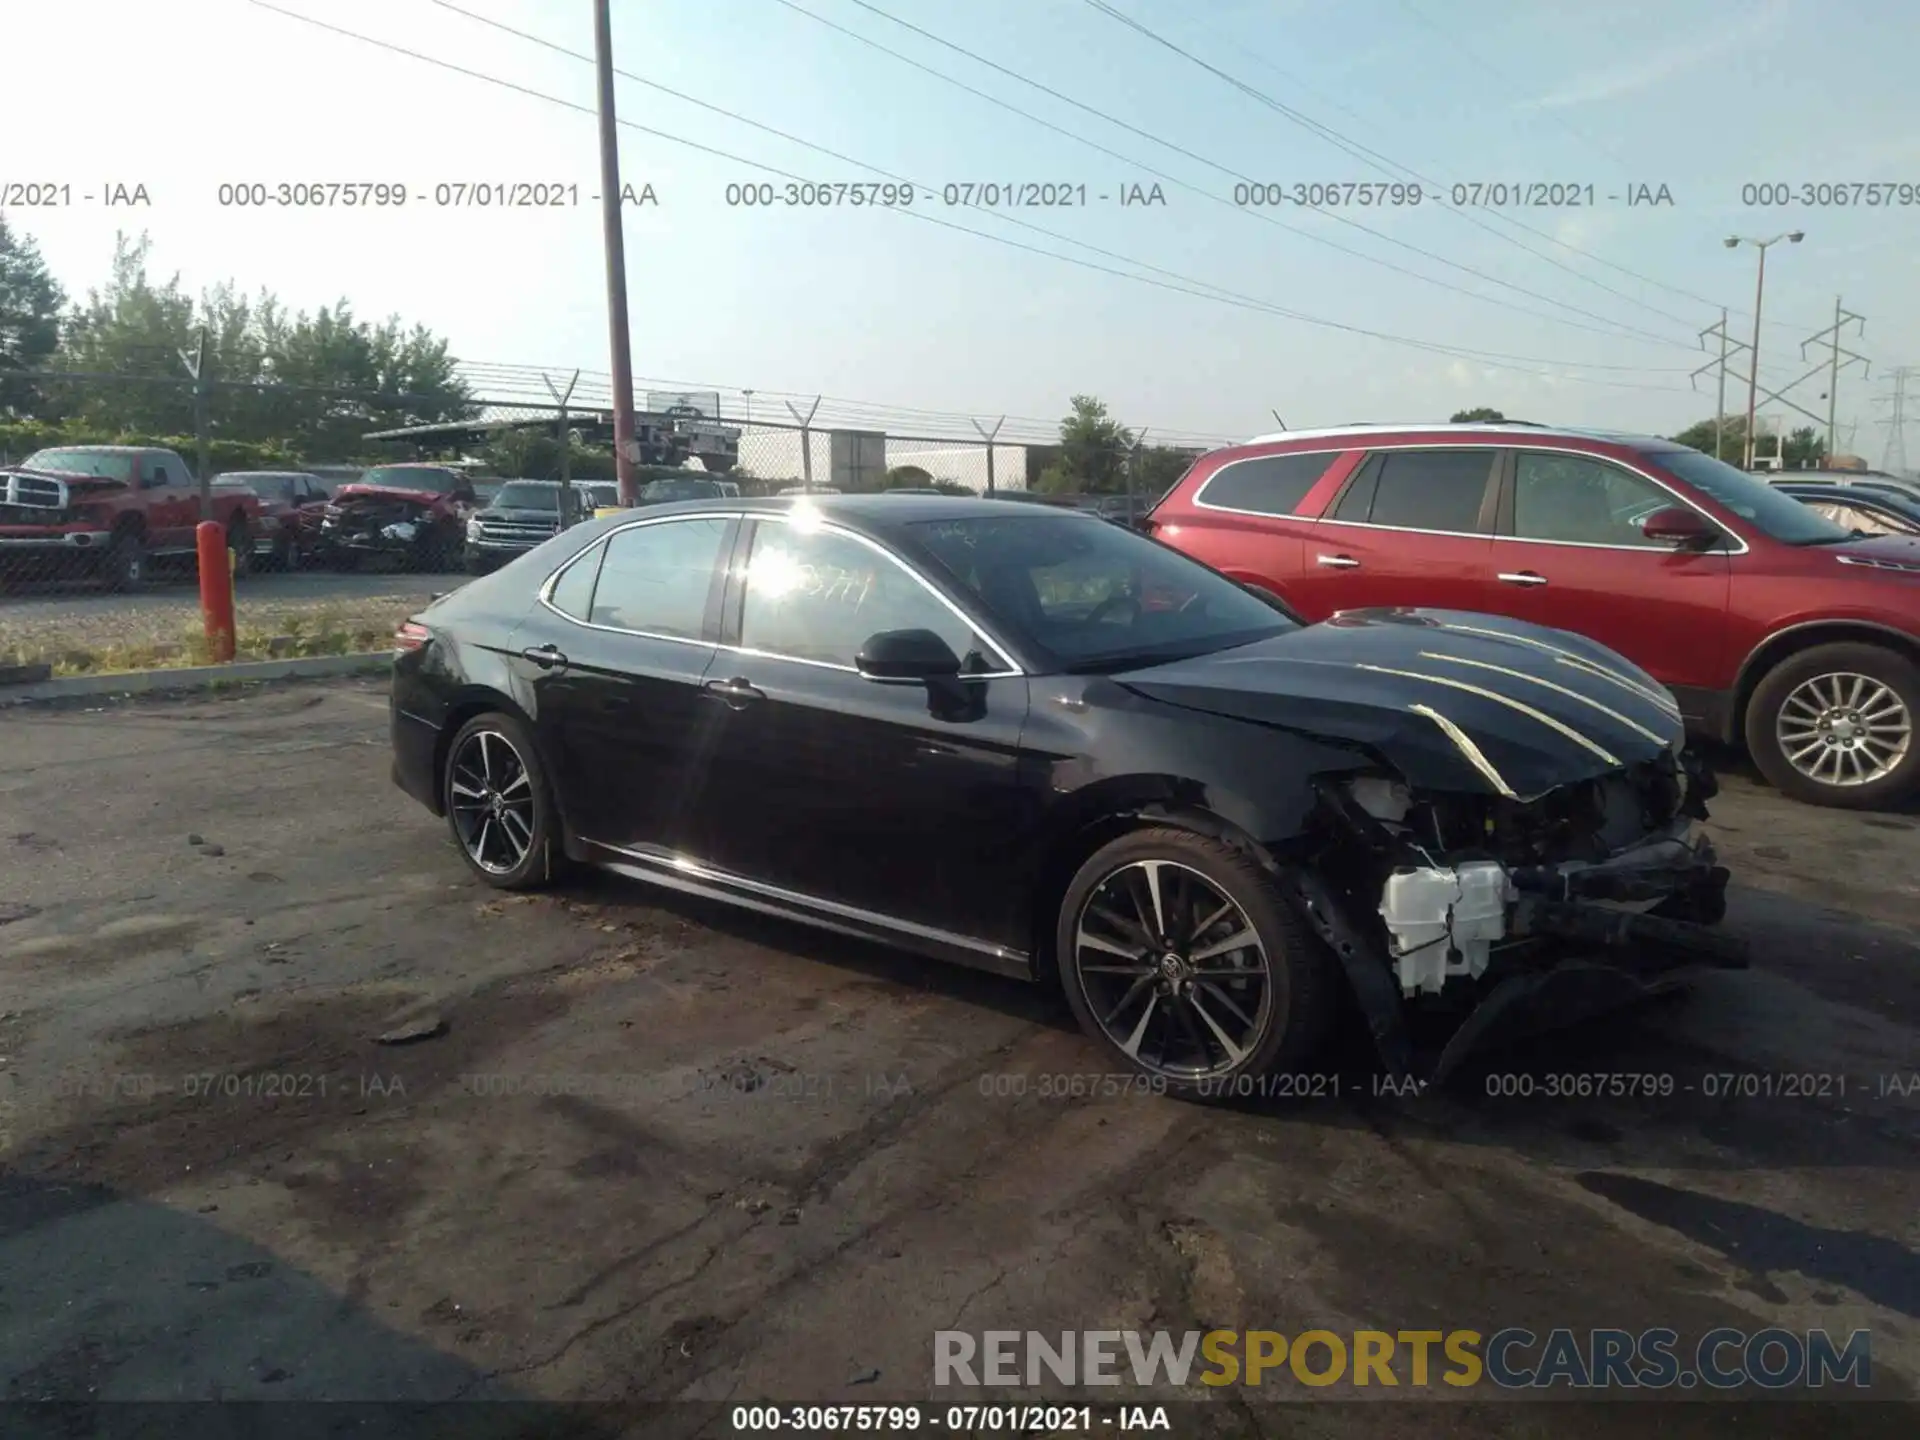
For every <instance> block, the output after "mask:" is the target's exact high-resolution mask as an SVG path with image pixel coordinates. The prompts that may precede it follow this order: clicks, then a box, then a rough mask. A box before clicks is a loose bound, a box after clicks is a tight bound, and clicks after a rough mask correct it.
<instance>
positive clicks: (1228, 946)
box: [1187, 927, 1260, 965]
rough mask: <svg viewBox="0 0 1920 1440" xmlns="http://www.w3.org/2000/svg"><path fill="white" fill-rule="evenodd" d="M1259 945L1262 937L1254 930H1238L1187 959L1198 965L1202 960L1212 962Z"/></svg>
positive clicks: (1196, 951)
mask: <svg viewBox="0 0 1920 1440" xmlns="http://www.w3.org/2000/svg"><path fill="white" fill-rule="evenodd" d="M1259 943H1260V937H1259V936H1258V935H1256V934H1254V933H1253V930H1252V928H1251V927H1249V928H1247V929H1244V930H1236V931H1234V932H1233V934H1231V935H1229V936H1227V938H1226V939H1224V940H1216V941H1214V942H1213V943H1212V944H1211V945H1206V946H1203V947H1202V948H1200V949H1198V950H1195V951H1194V952H1193V953H1192V954H1190V955H1189V956H1187V959H1188V961H1190V962H1191V963H1192V964H1195V965H1198V964H1199V963H1200V962H1201V961H1202V960H1212V959H1215V958H1216V957H1218V956H1221V955H1228V954H1231V953H1232V952H1233V951H1235V950H1245V949H1246V948H1247V947H1248V946H1250V945H1258V944H1259Z"/></svg>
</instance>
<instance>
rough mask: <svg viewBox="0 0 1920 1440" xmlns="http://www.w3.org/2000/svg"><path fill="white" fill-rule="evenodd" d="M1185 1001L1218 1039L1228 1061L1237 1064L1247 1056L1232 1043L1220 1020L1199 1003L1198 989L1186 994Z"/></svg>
mask: <svg viewBox="0 0 1920 1440" xmlns="http://www.w3.org/2000/svg"><path fill="white" fill-rule="evenodd" d="M1187 1003H1188V1004H1190V1005H1192V1006H1193V1010H1194V1013H1195V1014H1196V1015H1198V1016H1199V1017H1200V1018H1201V1019H1202V1020H1203V1021H1205V1022H1206V1026H1207V1028H1208V1029H1209V1030H1211V1031H1212V1032H1213V1038H1214V1039H1216V1040H1218V1041H1219V1042H1220V1048H1221V1049H1222V1050H1225V1051H1226V1052H1227V1059H1228V1061H1229V1062H1230V1063H1232V1064H1234V1065H1238V1064H1239V1063H1240V1062H1241V1061H1242V1060H1244V1059H1246V1058H1247V1052H1246V1051H1245V1050H1242V1049H1241V1048H1240V1047H1239V1046H1238V1045H1236V1044H1234V1043H1233V1039H1232V1037H1230V1036H1229V1035H1228V1034H1227V1032H1226V1031H1225V1030H1222V1029H1221V1028H1220V1022H1219V1021H1218V1020H1215V1019H1214V1018H1213V1016H1212V1014H1211V1013H1209V1012H1208V1010H1207V1007H1206V1006H1204V1005H1202V1004H1201V1003H1200V995H1199V992H1198V991H1195V992H1193V993H1191V994H1189V995H1188V996H1187Z"/></svg>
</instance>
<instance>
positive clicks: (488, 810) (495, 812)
mask: <svg viewBox="0 0 1920 1440" xmlns="http://www.w3.org/2000/svg"><path fill="white" fill-rule="evenodd" d="M441 794H442V795H443V796H444V797H445V800H446V811H447V826H448V828H449V829H450V830H451V831H452V833H453V842H454V844H455V845H457V846H459V848H460V855H461V858H462V859H464V860H465V861H466V862H467V868H468V869H469V870H471V871H472V872H473V873H474V874H475V875H477V876H479V877H480V879H482V880H484V881H485V882H486V883H487V884H489V885H492V886H494V887H495V888H496V889H500V890H533V889H537V888H539V887H540V886H543V885H546V884H547V883H549V882H550V881H552V880H553V879H555V878H556V877H557V876H558V875H559V873H560V871H561V869H562V868H563V866H564V858H565V857H564V850H563V848H562V846H561V843H560V812H559V810H558V808H557V807H556V806H555V805H554V802H553V791H552V789H551V788H550V787H549V786H548V784H547V776H546V771H545V769H544V768H542V766H541V764H540V757H539V755H538V753H537V752H536V751H535V750H534V747H533V736H532V735H531V734H529V733H528V731H527V727H526V726H525V725H523V724H521V723H520V721H518V720H516V719H515V718H514V717H513V716H511V715H507V714H503V713H501V712H498V711H490V712H488V713H487V714H484V715H476V716H475V717H474V718H473V719H471V720H469V721H468V722H467V723H466V724H465V725H462V726H461V727H460V729H459V731H458V733H456V734H455V735H454V737H453V742H452V743H451V744H450V745H448V746H447V759H446V767H445V769H444V771H443V772H442V775H441Z"/></svg>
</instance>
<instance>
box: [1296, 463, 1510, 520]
mask: <svg viewBox="0 0 1920 1440" xmlns="http://www.w3.org/2000/svg"><path fill="white" fill-rule="evenodd" d="M1497 454H1498V452H1497V451H1494V450H1384V451H1381V452H1379V453H1378V454H1376V455H1374V456H1373V457H1372V458H1371V459H1370V460H1368V461H1367V463H1366V464H1365V465H1364V466H1362V467H1361V469H1360V473H1359V474H1358V475H1356V476H1354V478H1353V483H1352V484H1350V485H1349V486H1347V492H1346V494H1345V495H1343V496H1341V497H1340V503H1339V504H1338V505H1337V506H1335V508H1334V512H1333V514H1332V515H1331V516H1330V517H1329V518H1331V519H1334V520H1351V521H1356V522H1365V523H1367V524H1371V525H1390V526H1392V527H1393V528H1395V529H1397V530H1450V531H1455V532H1458V533H1461V534H1476V533H1478V532H1479V530H1480V504H1481V501H1482V500H1483V499H1484V498H1485V496H1486V493H1487V480H1488V478H1489V477H1490V476H1491V475H1492V474H1493V462H1494V458H1495V456H1496V455H1497Z"/></svg>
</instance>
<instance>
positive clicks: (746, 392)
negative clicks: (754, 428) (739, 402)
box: [740, 390, 753, 425]
mask: <svg viewBox="0 0 1920 1440" xmlns="http://www.w3.org/2000/svg"><path fill="white" fill-rule="evenodd" d="M740 393H741V394H742V395H743V396H745V397H746V402H747V418H746V423H747V424H749V425H751V424H753V391H751V390H742V391H741V392H740Z"/></svg>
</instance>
